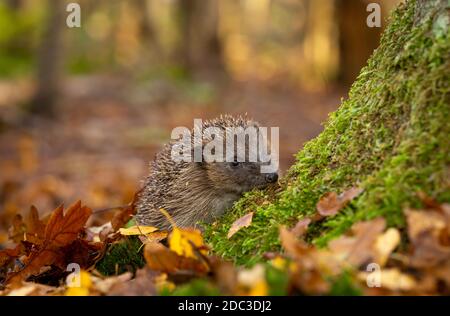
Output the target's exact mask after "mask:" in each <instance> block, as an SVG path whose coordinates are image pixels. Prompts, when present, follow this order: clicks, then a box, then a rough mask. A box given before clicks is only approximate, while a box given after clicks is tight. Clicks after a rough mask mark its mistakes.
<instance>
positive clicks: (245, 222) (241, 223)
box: [227, 212, 253, 239]
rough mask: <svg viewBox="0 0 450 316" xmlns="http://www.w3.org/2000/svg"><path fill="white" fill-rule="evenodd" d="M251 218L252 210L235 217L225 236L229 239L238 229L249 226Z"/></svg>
mask: <svg viewBox="0 0 450 316" xmlns="http://www.w3.org/2000/svg"><path fill="white" fill-rule="evenodd" d="M252 220H253V212H250V213H248V214H246V215H244V216H242V217H241V218H239V219H237V220H236V221H235V222H234V223H233V224H232V225H231V228H230V230H229V231H228V235H227V238H228V239H230V238H231V237H232V236H233V235H234V234H236V233H237V232H238V231H239V230H241V229H242V228H244V227H248V226H250V224H251V223H252Z"/></svg>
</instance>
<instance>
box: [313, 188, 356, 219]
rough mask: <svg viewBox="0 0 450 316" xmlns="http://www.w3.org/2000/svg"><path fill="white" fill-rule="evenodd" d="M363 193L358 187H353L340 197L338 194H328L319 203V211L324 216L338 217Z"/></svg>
mask: <svg viewBox="0 0 450 316" xmlns="http://www.w3.org/2000/svg"><path fill="white" fill-rule="evenodd" d="M361 192H363V190H362V189H360V188H357V187H352V188H350V189H348V190H347V191H345V192H343V193H341V194H340V195H337V193H336V192H328V193H326V194H325V195H323V196H322V197H321V198H320V199H319V202H317V206H316V208H317V211H318V212H319V214H320V215H322V216H333V215H336V214H337V213H338V212H339V211H340V210H341V209H342V208H344V207H345V206H346V205H347V204H348V203H349V202H350V201H351V200H353V199H354V198H355V197H357V196H358V195H359V194H361Z"/></svg>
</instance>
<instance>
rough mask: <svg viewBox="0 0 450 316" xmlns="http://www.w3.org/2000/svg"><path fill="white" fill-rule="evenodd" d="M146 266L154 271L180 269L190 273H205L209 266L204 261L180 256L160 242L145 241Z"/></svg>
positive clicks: (175, 270)
mask: <svg viewBox="0 0 450 316" xmlns="http://www.w3.org/2000/svg"><path fill="white" fill-rule="evenodd" d="M144 258H145V260H146V262H147V266H148V267H149V268H150V269H152V270H156V271H161V272H166V273H176V272H180V271H186V272H190V273H191V274H205V273H206V272H208V271H209V267H208V265H207V264H205V262H204V261H199V260H195V259H192V258H188V257H184V256H180V255H178V254H177V253H175V252H174V251H171V250H170V249H169V248H167V247H165V246H164V245H161V244H160V243H156V242H153V243H147V244H146V245H145V247H144Z"/></svg>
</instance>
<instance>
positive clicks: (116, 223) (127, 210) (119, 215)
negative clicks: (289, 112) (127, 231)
mask: <svg viewBox="0 0 450 316" xmlns="http://www.w3.org/2000/svg"><path fill="white" fill-rule="evenodd" d="M139 193H140V191H138V192H136V193H135V194H134V197H133V200H132V201H131V203H130V204H129V205H127V206H125V207H121V208H119V210H118V211H117V212H116V213H114V217H113V218H112V219H111V225H112V227H113V229H114V231H117V230H118V229H119V228H122V227H123V226H125V224H126V223H128V222H129V220H130V219H132V218H133V215H135V214H136V207H135V203H136V201H137V198H138V195H139Z"/></svg>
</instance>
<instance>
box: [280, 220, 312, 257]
mask: <svg viewBox="0 0 450 316" xmlns="http://www.w3.org/2000/svg"><path fill="white" fill-rule="evenodd" d="M280 242H281V246H283V249H284V250H285V251H286V253H287V255H288V256H289V257H291V258H293V259H300V258H302V256H303V255H304V253H305V252H306V251H307V250H308V249H309V246H308V245H307V244H306V243H305V242H304V241H302V240H299V239H297V237H296V235H295V234H294V233H293V232H292V231H290V230H289V229H287V228H286V227H284V226H281V227H280Z"/></svg>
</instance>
